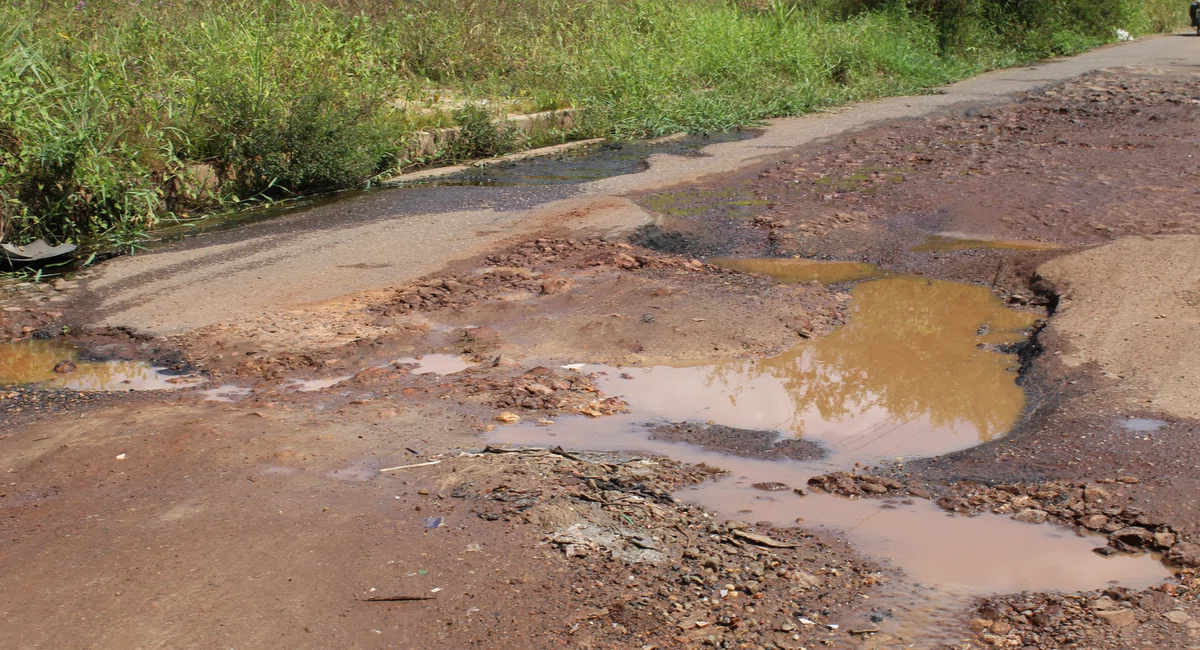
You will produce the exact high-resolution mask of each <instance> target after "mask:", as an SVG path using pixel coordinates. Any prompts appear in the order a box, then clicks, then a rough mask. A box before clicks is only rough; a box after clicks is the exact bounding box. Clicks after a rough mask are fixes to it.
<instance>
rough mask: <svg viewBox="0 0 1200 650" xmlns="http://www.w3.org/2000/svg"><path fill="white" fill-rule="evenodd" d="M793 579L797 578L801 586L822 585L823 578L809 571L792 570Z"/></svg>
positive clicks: (812, 586)
mask: <svg viewBox="0 0 1200 650" xmlns="http://www.w3.org/2000/svg"><path fill="white" fill-rule="evenodd" d="M792 580H795V581H796V583H797V584H798V585H800V586H801V587H810V588H814V587H820V586H821V584H822V583H821V579H820V578H818V577H817V576H815V575H813V574H811V573H809V572H807V571H800V570H796V571H792Z"/></svg>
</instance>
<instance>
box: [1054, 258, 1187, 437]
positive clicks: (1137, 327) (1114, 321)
mask: <svg viewBox="0 0 1200 650" xmlns="http://www.w3.org/2000/svg"><path fill="white" fill-rule="evenodd" d="M1038 271H1039V273H1040V274H1041V275H1042V276H1043V277H1044V278H1045V279H1046V280H1047V281H1049V282H1050V283H1052V284H1054V285H1055V286H1057V287H1058V288H1059V289H1058V291H1059V294H1060V296H1061V297H1060V300H1059V308H1058V312H1057V313H1056V314H1055V317H1054V318H1053V319H1052V320H1051V321H1050V325H1049V329H1050V331H1051V333H1053V334H1055V335H1057V336H1058V337H1059V338H1060V339H1061V340H1063V341H1065V342H1066V345H1065V346H1064V348H1063V349H1062V354H1061V360H1062V362H1063V363H1064V364H1066V365H1067V366H1068V367H1079V366H1082V365H1085V364H1090V363H1095V364H1097V365H1098V366H1099V368H1100V370H1101V372H1102V373H1103V374H1104V376H1106V377H1110V378H1116V379H1121V380H1122V381H1121V382H1120V385H1119V387H1118V388H1115V389H1113V390H1112V391H1111V393H1113V394H1115V396H1119V398H1120V400H1121V401H1123V402H1125V403H1126V404H1127V405H1128V406H1129V407H1132V408H1147V409H1151V410H1155V411H1161V412H1163V413H1167V414H1170V415H1174V416H1176V417H1181V418H1200V401H1197V399H1196V393H1197V387H1200V345H1197V344H1196V341H1198V340H1200V318H1197V315H1198V314H1200V236H1195V235H1181V236H1170V237H1156V238H1154V239H1144V238H1128V239H1122V240H1120V241H1116V242H1113V243H1112V244H1109V245H1107V246H1102V247H1099V248H1093V249H1090V250H1086V251H1083V252H1080V253H1075V254H1072V255H1068V256H1065V257H1061V258H1058V259H1056V260H1053V261H1051V262H1049V263H1047V264H1045V265H1044V266H1042V267H1041V268H1040V269H1039V270H1038Z"/></svg>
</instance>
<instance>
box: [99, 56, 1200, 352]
mask: <svg viewBox="0 0 1200 650" xmlns="http://www.w3.org/2000/svg"><path fill="white" fill-rule="evenodd" d="M1196 56H1197V54H1196V52H1195V48H1194V47H1193V43H1191V42H1190V41H1185V40H1181V39H1180V38H1179V37H1173V36H1168V37H1160V38H1149V39H1145V40H1142V41H1138V42H1135V43H1129V44H1125V45H1121V46H1117V47H1109V48H1104V49H1100V50H1096V51H1093V52H1090V53H1087V54H1084V55H1082V56H1078V57H1074V58H1070V59H1064V60H1060V61H1051V62H1046V63H1042V64H1039V65H1036V66H1030V67H1025V68H1017V69H1012V70H1000V71H996V72H992V73H989V74H985V75H982V76H980V77H977V78H974V79H970V80H967V81H963V82H961V83H957V84H953V85H951V86H947V87H946V88H944V89H942V90H941V91H939V92H938V93H935V94H930V95H926V96H921V97H897V98H892V99H886V100H882V101H877V102H866V103H863V104H857V105H854V106H850V107H847V108H844V109H840V110H837V111H834V112H832V113H829V114H824V115H813V116H808V117H803V118H798V119H785V120H777V121H774V122H772V123H771V124H770V126H769V127H768V128H767V129H766V130H765V132H764V133H763V134H762V135H761V136H760V137H758V138H755V139H753V140H746V141H741V142H731V143H724V144H720V145H716V146H713V147H710V148H709V149H708V150H706V153H707V154H709V156H708V157H705V158H691V157H680V156H664V157H659V158H656V159H652V160H651V161H650V168H649V169H648V170H647V171H645V172H642V173H639V174H635V175H630V176H620V177H614V178H609V179H606V180H602V181H598V182H595V183H587V184H584V185H582V186H579V187H575V188H573V189H570V190H567V189H563V188H553V189H546V188H473V189H472V191H469V192H466V193H465V195H463V196H460V197H458V198H457V200H448V199H446V198H442V197H443V196H444V195H445V194H446V193H442V194H440V195H438V196H437V197H429V196H425V195H423V194H421V193H420V192H415V193H414V192H412V191H407V190H391V191H384V192H377V193H373V194H370V195H367V196H364V197H362V198H361V199H356V200H351V201H343V202H337V203H333V204H330V205H325V206H321V207H319V208H317V209H315V210H313V211H311V212H307V213H305V214H304V215H303V216H297V217H293V218H291V219H288V220H285V221H284V222H274V223H269V224H258V225H254V226H250V227H246V228H243V229H239V230H236V231H232V232H228V233H225V234H219V235H214V236H210V237H205V238H200V239H197V240H192V241H187V242H185V243H183V244H181V245H180V246H179V249H178V250H164V251H160V252H156V253H155V254H152V255H139V256H136V257H130V258H125V259H120V260H117V261H116V262H114V263H112V264H109V265H107V266H106V267H105V268H104V269H103V271H102V272H101V273H100V275H99V276H98V277H96V278H95V279H92V280H90V281H89V282H88V289H89V291H90V292H92V293H93V297H92V298H91V299H90V301H89V302H90V303H91V304H89V305H88V307H89V308H91V309H94V310H95V316H94V317H93V318H94V322H95V323H97V324H105V325H114V326H123V327H133V328H136V329H137V330H139V331H144V332H147V333H150V334H153V335H156V336H161V335H169V334H179V333H183V332H186V331H188V330H190V329H194V328H196V327H202V326H205V325H211V324H213V323H216V322H218V321H220V320H224V319H227V318H231V317H238V316H243V315H246V316H250V315H257V314H261V313H263V312H265V311H269V310H272V309H280V308H286V307H288V306H291V305H297V304H303V303H307V302H313V301H319V300H325V299H328V298H332V297H335V296H340V295H345V294H347V293H351V292H354V291H362V290H369V289H378V288H383V287H388V286H392V285H394V284H396V283H399V282H404V281H407V280H410V279H412V278H415V277H419V276H421V275H424V274H426V273H430V272H433V271H435V270H437V269H439V268H441V267H442V266H444V265H445V264H446V263H448V262H450V261H452V260H456V259H464V258H467V257H470V256H471V255H474V254H478V253H480V252H482V251H485V250H488V249H489V248H491V247H494V246H495V245H497V243H498V242H501V241H505V240H507V239H510V238H514V237H522V236H526V235H528V234H530V233H533V232H537V231H538V230H540V229H541V228H543V227H545V226H547V225H550V224H556V225H560V224H570V225H571V226H572V227H575V228H583V229H599V230H601V231H605V232H613V231H618V232H619V231H626V230H629V229H632V228H635V227H637V226H640V225H643V224H645V223H648V222H651V221H653V220H654V215H653V214H650V213H648V212H647V211H645V210H643V209H641V208H639V207H638V206H636V205H635V204H633V203H631V202H630V201H628V200H627V199H626V198H624V197H627V196H628V195H629V194H630V193H633V192H640V191H647V190H654V189H660V188H664V187H669V186H672V185H676V184H679V183H687V182H691V181H695V180H697V179H700V178H703V177H704V176H706V175H710V174H722V173H728V172H732V171H736V170H738V169H745V168H749V167H750V166H753V165H756V164H759V163H760V162H761V161H763V160H768V159H771V158H773V157H776V156H778V155H779V154H780V153H781V152H783V151H786V150H787V149H789V148H793V147H798V146H801V145H805V144H809V143H812V142H816V141H819V140H821V139H823V138H828V137H832V136H836V135H839V134H843V133H847V132H850V131H854V130H857V129H862V128H865V127H868V126H870V125H872V124H876V123H878V122H880V121H881V120H894V119H904V118H915V117H922V116H925V115H929V114H931V113H933V112H936V111H941V110H945V109H947V108H949V107H952V106H956V105H960V106H961V107H962V108H964V109H965V108H968V107H976V108H977V107H979V106H983V105H988V104H994V103H997V102H1005V101H1008V100H1009V99H1010V98H1012V97H1013V95H1014V94H1015V93H1019V92H1024V91H1027V90H1030V89H1032V88H1035V87H1038V86H1041V85H1045V84H1048V83H1054V82H1057V81H1061V80H1064V79H1067V78H1070V77H1074V76H1076V75H1079V74H1083V73H1086V72H1089V71H1093V70H1098V69H1102V68H1107V67H1111V66H1137V67H1144V68H1168V67H1172V66H1187V65H1194V63H1195V60H1196ZM489 189H495V191H487V190H489ZM414 194H417V196H413V195H414ZM456 196H457V195H456Z"/></svg>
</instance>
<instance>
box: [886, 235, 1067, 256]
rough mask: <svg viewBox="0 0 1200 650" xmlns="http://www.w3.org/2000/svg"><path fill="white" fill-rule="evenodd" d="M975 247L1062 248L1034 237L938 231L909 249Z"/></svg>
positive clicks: (997, 248)
mask: <svg viewBox="0 0 1200 650" xmlns="http://www.w3.org/2000/svg"><path fill="white" fill-rule="evenodd" d="M973 248H984V249H995V250H1011V251H1048V250H1057V249H1059V248H1062V246H1061V245H1059V244H1055V243H1052V242H1045V241H1037V240H1034V239H988V238H984V237H979V236H977V235H968V234H964V233H951V232H945V233H938V234H936V235H930V236H929V237H928V238H926V239H925V242H924V243H921V244H918V245H916V246H913V247H912V248H910V249H909V250H911V251H912V252H914V253H926V252H933V251H960V250H969V249H973Z"/></svg>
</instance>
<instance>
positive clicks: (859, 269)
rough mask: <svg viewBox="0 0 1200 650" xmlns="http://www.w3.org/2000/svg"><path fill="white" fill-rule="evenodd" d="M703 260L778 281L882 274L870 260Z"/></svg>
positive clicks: (833, 281) (829, 281) (832, 281)
mask: <svg viewBox="0 0 1200 650" xmlns="http://www.w3.org/2000/svg"><path fill="white" fill-rule="evenodd" d="M706 261H707V262H708V263H709V264H713V265H716V266H719V267H721V268H726V269H731V270H734V271H741V272H743V273H756V274H758V275H766V276H769V277H772V278H774V279H776V280H779V281H780V282H820V283H821V284H836V283H838V282H854V281H856V280H865V279H867V278H874V277H878V276H881V275H884V274H885V272H884V271H883V270H882V269H880V268H879V267H877V266H875V265H874V264H866V263H864V262H838V261H825V260H808V259H802V258H772V257H713V258H709V259H708V260H706Z"/></svg>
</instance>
